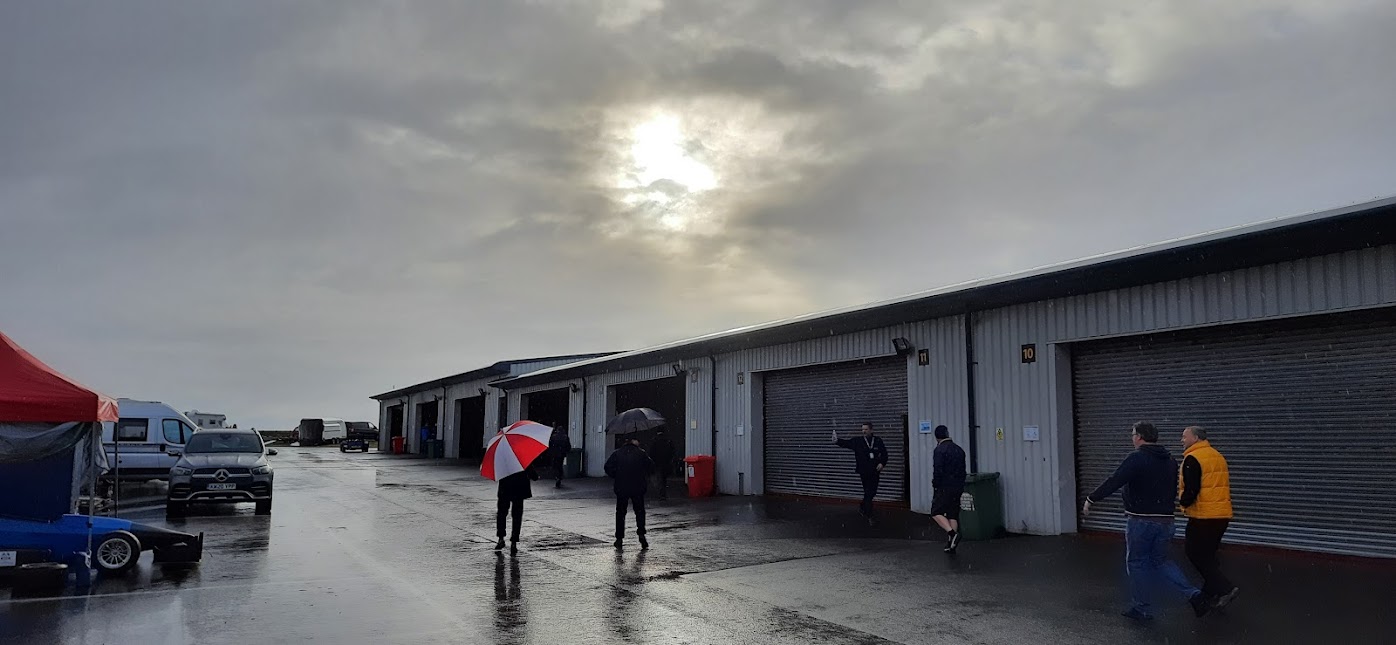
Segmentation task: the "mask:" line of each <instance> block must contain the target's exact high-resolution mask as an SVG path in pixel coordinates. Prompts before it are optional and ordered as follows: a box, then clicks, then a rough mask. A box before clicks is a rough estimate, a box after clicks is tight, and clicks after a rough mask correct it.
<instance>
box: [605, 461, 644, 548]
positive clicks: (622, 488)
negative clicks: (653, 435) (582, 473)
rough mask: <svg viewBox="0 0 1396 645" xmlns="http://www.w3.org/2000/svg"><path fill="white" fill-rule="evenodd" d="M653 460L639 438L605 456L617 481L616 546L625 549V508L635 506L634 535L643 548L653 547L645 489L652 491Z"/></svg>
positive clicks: (608, 470) (607, 470) (607, 468)
mask: <svg viewBox="0 0 1396 645" xmlns="http://www.w3.org/2000/svg"><path fill="white" fill-rule="evenodd" d="M653 469H654V462H652V461H650V457H649V455H647V454H645V451H644V449H643V448H641V447H640V440H639V439H636V438H630V439H627V440H626V441H625V444H624V445H622V446H621V447H620V448H618V449H616V451H615V452H613V453H611V456H610V457H607V458H606V474H607V475H609V476H610V477H611V479H613V480H614V483H613V485H612V489H613V490H614V491H615V493H616V541H615V547H616V548H617V549H620V548H623V540H624V539H625V507H626V506H631V507H632V508H634V509H635V535H637V536H639V538H640V548H641V549H648V548H650V543H649V540H647V539H645V492H647V491H648V490H649V477H650V471H651V470H653Z"/></svg>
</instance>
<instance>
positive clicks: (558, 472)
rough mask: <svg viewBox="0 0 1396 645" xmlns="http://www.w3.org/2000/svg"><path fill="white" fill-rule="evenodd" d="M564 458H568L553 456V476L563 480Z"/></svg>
mask: <svg viewBox="0 0 1396 645" xmlns="http://www.w3.org/2000/svg"><path fill="white" fill-rule="evenodd" d="M564 459H566V457H565V456H559V457H553V464H552V465H553V477H555V478H557V481H562V461H563V460H564Z"/></svg>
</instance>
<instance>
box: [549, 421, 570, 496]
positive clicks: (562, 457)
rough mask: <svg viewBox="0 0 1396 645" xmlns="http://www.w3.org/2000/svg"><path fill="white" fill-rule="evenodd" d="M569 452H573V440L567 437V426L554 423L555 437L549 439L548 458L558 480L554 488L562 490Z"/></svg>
mask: <svg viewBox="0 0 1396 645" xmlns="http://www.w3.org/2000/svg"><path fill="white" fill-rule="evenodd" d="M569 452H572V438H571V437H568V436H567V428H566V426H564V425H563V424H561V423H554V424H553V436H552V437H551V438H549V439H548V457H549V461H550V462H551V465H552V467H553V477H554V478H556V480H557V481H556V483H554V484H553V488H562V467H563V466H564V465H566V462H567V453H569Z"/></svg>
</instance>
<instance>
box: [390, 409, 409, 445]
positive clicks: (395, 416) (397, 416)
mask: <svg viewBox="0 0 1396 645" xmlns="http://www.w3.org/2000/svg"><path fill="white" fill-rule="evenodd" d="M405 423H406V420H405V419H403V417H402V405H401V404H399V405H393V406H389V407H388V438H389V439H392V438H393V437H401V436H403V434H402V433H403V432H404V431H405V428H403V425H404V424H405Z"/></svg>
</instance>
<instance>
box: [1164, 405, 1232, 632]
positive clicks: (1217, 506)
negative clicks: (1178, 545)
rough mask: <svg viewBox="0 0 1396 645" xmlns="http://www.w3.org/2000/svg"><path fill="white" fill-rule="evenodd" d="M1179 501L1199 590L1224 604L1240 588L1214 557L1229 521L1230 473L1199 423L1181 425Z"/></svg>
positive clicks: (1190, 558) (1217, 604)
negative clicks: (1200, 588)
mask: <svg viewBox="0 0 1396 645" xmlns="http://www.w3.org/2000/svg"><path fill="white" fill-rule="evenodd" d="M1178 505H1179V506H1181V507H1182V508H1183V514H1184V515H1186V516H1187V517H1188V527H1187V529H1186V530H1185V533H1184V535H1186V539H1185V542H1184V544H1185V550H1186V552H1187V554H1188V561H1190V562H1192V566H1193V567H1196V568H1197V572H1198V573H1199V574H1201V575H1202V581H1203V582H1202V593H1204V594H1206V595H1207V599H1208V601H1209V602H1210V603H1211V604H1212V606H1213V607H1218V608H1220V607H1225V606H1227V605H1229V604H1231V601H1232V600H1235V599H1236V594H1238V593H1240V591H1241V590H1240V589H1239V588H1238V587H1237V586H1236V585H1234V584H1232V583H1231V580H1230V579H1229V578H1227V577H1226V574H1224V573H1222V570H1221V563H1220V562H1219V561H1218V560H1217V549H1219V548H1221V541H1222V536H1223V535H1226V529H1227V527H1228V526H1230V525H1231V477H1230V475H1229V474H1228V473H1227V468H1226V458H1225V457H1223V456H1222V454H1221V453H1220V452H1217V449H1216V448H1213V447H1212V444H1211V442H1209V441H1208V440H1207V430H1206V428H1203V427H1201V426H1189V427H1187V428H1184V429H1183V468H1182V472H1180V473H1178Z"/></svg>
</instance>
